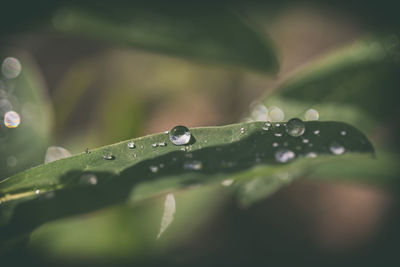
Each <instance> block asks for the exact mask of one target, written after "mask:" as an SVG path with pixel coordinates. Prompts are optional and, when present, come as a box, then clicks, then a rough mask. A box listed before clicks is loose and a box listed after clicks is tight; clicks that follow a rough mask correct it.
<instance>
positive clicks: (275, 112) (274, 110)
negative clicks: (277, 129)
mask: <svg viewBox="0 0 400 267" xmlns="http://www.w3.org/2000/svg"><path fill="white" fill-rule="evenodd" d="M268 118H269V119H270V120H271V121H283V119H284V118H285V113H284V112H283V111H282V110H281V109H280V108H278V107H271V109H270V110H269V112H268Z"/></svg>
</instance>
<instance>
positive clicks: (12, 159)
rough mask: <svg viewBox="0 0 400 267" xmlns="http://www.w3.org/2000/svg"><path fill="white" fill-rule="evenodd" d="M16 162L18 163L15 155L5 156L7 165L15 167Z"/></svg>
mask: <svg viewBox="0 0 400 267" xmlns="http://www.w3.org/2000/svg"><path fill="white" fill-rule="evenodd" d="M17 163H18V161H17V158H16V157H14V156H9V157H7V165H8V166H9V167H15V166H17Z"/></svg>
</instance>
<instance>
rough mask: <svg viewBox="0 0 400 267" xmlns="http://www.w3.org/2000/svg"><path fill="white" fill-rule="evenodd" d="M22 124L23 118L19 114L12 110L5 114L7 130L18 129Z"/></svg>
mask: <svg viewBox="0 0 400 267" xmlns="http://www.w3.org/2000/svg"><path fill="white" fill-rule="evenodd" d="M20 123H21V118H20V116H19V114H18V113H17V112H15V111H12V110H11V111H8V112H7V113H6V114H4V125H5V126H6V127H7V128H17V127H18V126H19V124H20Z"/></svg>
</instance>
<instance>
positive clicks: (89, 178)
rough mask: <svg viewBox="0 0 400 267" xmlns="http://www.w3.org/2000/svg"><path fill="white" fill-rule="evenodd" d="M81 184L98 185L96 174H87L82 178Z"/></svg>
mask: <svg viewBox="0 0 400 267" xmlns="http://www.w3.org/2000/svg"><path fill="white" fill-rule="evenodd" d="M79 183H81V184H84V185H87V184H88V185H96V184H97V177H96V175H94V174H91V173H87V174H84V175H82V176H81V178H80V180H79Z"/></svg>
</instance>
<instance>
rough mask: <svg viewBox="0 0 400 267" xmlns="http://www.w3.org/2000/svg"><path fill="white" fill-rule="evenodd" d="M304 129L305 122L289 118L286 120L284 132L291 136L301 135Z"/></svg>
mask: <svg viewBox="0 0 400 267" xmlns="http://www.w3.org/2000/svg"><path fill="white" fill-rule="evenodd" d="M305 130H306V127H305V124H304V122H303V121H302V120H300V119H297V118H294V119H290V120H289V121H288V122H287V125H286V132H287V133H288V134H289V135H291V136H293V137H299V136H302V135H303V134H304V131H305Z"/></svg>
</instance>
